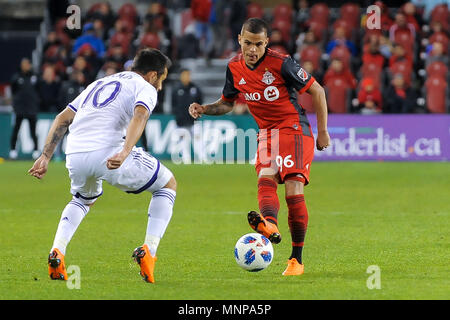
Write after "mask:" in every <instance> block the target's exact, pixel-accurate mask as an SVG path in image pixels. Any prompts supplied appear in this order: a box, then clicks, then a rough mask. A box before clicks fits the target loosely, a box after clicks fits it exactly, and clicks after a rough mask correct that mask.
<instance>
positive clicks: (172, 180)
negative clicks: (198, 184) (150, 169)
mask: <svg viewBox="0 0 450 320" xmlns="http://www.w3.org/2000/svg"><path fill="white" fill-rule="evenodd" d="M164 188H168V189H172V190H173V191H177V181H176V180H175V177H174V176H173V175H172V177H171V178H170V180H169V182H167V184H166V185H165V186H164Z"/></svg>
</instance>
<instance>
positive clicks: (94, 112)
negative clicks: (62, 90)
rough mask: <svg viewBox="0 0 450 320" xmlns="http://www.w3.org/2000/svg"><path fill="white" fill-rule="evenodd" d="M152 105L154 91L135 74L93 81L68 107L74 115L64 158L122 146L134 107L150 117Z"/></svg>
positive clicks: (124, 73) (129, 73) (154, 95)
mask: <svg viewBox="0 0 450 320" xmlns="http://www.w3.org/2000/svg"><path fill="white" fill-rule="evenodd" d="M156 101H157V91H156V89H155V87H153V86H152V85H151V84H149V83H148V82H147V81H145V80H144V78H143V77H142V76H140V75H139V74H137V73H135V72H131V71H125V72H120V73H116V74H113V75H111V76H108V77H104V78H102V79H99V80H96V81H94V82H93V83H91V84H90V85H89V86H88V87H87V88H86V89H85V90H84V91H83V92H82V93H81V94H80V95H79V96H78V97H77V98H75V100H74V101H72V102H71V103H69V105H68V107H69V108H70V109H71V110H72V111H74V112H76V115H75V118H74V119H73V122H72V124H71V125H70V127H69V135H68V137H67V146H66V151H65V152H66V154H71V153H77V152H88V151H94V150H99V149H104V148H107V147H117V146H121V145H123V143H124V136H125V134H126V129H127V127H128V124H129V122H130V120H131V118H132V117H133V114H134V109H135V107H136V106H137V105H141V106H144V107H145V108H147V109H148V111H149V112H150V113H151V112H152V111H153V109H154V108H155V105H156Z"/></svg>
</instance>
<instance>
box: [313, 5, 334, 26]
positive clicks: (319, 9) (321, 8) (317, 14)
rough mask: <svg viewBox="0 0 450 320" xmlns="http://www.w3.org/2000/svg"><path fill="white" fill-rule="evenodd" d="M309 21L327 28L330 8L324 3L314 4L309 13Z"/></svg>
mask: <svg viewBox="0 0 450 320" xmlns="http://www.w3.org/2000/svg"><path fill="white" fill-rule="evenodd" d="M309 14H310V15H311V18H310V21H317V22H319V23H320V24H322V25H324V26H328V23H329V19H330V8H328V6H327V5H326V4H325V3H315V4H314V5H313V6H312V7H311V10H310V11H309Z"/></svg>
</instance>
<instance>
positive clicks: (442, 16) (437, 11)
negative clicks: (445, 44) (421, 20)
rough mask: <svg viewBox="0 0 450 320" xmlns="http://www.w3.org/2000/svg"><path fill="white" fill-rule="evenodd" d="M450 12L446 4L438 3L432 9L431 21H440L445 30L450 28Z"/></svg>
mask: <svg viewBox="0 0 450 320" xmlns="http://www.w3.org/2000/svg"><path fill="white" fill-rule="evenodd" d="M449 19H450V13H449V8H448V7H447V5H446V4H438V5H437V6H436V7H434V9H433V10H432V11H431V19H430V20H431V21H439V22H440V23H442V26H443V28H444V29H445V30H448V28H449Z"/></svg>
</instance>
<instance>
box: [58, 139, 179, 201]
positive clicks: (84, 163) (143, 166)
mask: <svg viewBox="0 0 450 320" xmlns="http://www.w3.org/2000/svg"><path fill="white" fill-rule="evenodd" d="M120 150H122V148H121V147H118V148H113V149H111V148H107V149H101V150H96V151H91V152H80V153H72V154H68V155H67V157H66V168H67V169H68V170H69V177H70V180H71V187H70V192H71V193H72V194H73V195H74V196H75V197H78V198H81V199H83V200H84V202H85V203H86V204H90V203H93V202H94V201H95V200H96V199H97V198H98V197H99V196H101V195H102V193H103V189H102V183H103V181H106V182H108V183H109V184H110V185H112V186H115V187H117V188H119V189H120V190H123V191H125V192H128V193H141V192H143V191H150V192H154V191H156V190H159V189H161V188H162V187H164V186H165V185H166V184H167V183H168V182H169V180H170V178H171V177H172V176H173V175H172V172H171V171H170V170H169V169H167V168H166V167H165V166H164V165H163V164H162V163H160V162H159V161H158V159H156V158H155V157H153V156H151V155H149V154H148V153H147V152H145V151H144V150H143V149H142V148H136V147H134V148H133V150H132V151H131V152H130V154H129V156H128V157H127V158H126V159H125V161H124V162H123V163H122V165H121V166H120V167H119V168H118V169H114V170H110V169H108V168H107V167H106V160H107V159H108V158H110V157H112V156H113V155H115V154H116V153H118V152H119V151H120Z"/></svg>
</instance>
